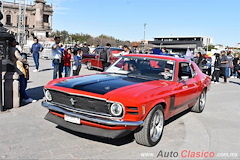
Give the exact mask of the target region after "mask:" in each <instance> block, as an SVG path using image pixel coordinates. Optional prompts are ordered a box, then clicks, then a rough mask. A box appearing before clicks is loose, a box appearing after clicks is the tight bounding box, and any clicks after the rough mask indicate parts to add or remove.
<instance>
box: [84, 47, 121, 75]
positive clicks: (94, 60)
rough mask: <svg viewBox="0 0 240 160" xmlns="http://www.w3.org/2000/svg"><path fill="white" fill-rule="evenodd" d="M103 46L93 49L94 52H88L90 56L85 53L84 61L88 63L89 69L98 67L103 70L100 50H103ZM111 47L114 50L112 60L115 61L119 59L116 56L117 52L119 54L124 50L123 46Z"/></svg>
mask: <svg viewBox="0 0 240 160" xmlns="http://www.w3.org/2000/svg"><path fill="white" fill-rule="evenodd" d="M103 48H104V47H99V48H96V49H95V50H94V51H93V53H92V54H88V56H87V55H83V59H82V63H83V64H86V66H87V69H89V70H90V69H93V68H96V69H100V70H102V71H103V70H104V69H103V66H102V61H100V52H101V50H103ZM110 49H111V51H112V56H111V58H110V61H111V62H115V61H116V60H117V59H118V57H115V56H114V55H115V54H118V53H120V52H122V51H124V50H123V49H121V48H115V47H111V48H110Z"/></svg>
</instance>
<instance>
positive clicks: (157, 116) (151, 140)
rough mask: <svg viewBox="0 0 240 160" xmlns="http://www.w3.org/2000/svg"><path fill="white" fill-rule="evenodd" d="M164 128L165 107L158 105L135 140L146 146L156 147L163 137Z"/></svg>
mask: <svg viewBox="0 0 240 160" xmlns="http://www.w3.org/2000/svg"><path fill="white" fill-rule="evenodd" d="M163 128H164V113H163V107H162V106H161V105H157V106H155V107H154V108H153V109H152V110H151V111H150V112H149V114H148V116H147V117H146V119H145V120H144V123H143V125H142V126H141V128H140V129H139V130H138V131H137V132H135V133H134V137H135V140H136V142H137V143H139V144H142V145H144V146H149V147H151V146H155V145H156V144H157V143H158V142H159V141H160V139H161V137H162V133H163Z"/></svg>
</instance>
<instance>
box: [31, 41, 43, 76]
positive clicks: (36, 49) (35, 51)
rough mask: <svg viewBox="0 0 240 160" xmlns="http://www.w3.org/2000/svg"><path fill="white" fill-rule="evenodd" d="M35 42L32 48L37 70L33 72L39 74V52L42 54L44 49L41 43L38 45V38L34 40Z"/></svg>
mask: <svg viewBox="0 0 240 160" xmlns="http://www.w3.org/2000/svg"><path fill="white" fill-rule="evenodd" d="M33 40H34V43H33V45H32V48H31V53H32V55H33V60H34V63H35V66H36V69H34V70H33V72H38V69H39V52H42V51H43V49H44V48H43V46H42V45H41V44H40V43H38V39H37V38H34V39H33Z"/></svg>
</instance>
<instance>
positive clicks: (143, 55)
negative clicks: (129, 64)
mask: <svg viewBox="0 0 240 160" xmlns="http://www.w3.org/2000/svg"><path fill="white" fill-rule="evenodd" d="M125 56H126V57H147V58H159V59H166V60H173V61H179V62H189V61H188V60H186V59H184V58H178V57H172V56H164V55H156V54H128V55H124V57H125Z"/></svg>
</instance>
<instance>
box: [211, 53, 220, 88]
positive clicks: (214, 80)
mask: <svg viewBox="0 0 240 160" xmlns="http://www.w3.org/2000/svg"><path fill="white" fill-rule="evenodd" d="M214 55H215V57H216V58H215V61H214V64H213V66H214V71H213V74H212V83H216V84H218V83H219V75H220V65H221V60H220V54H219V53H215V54H214Z"/></svg>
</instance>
